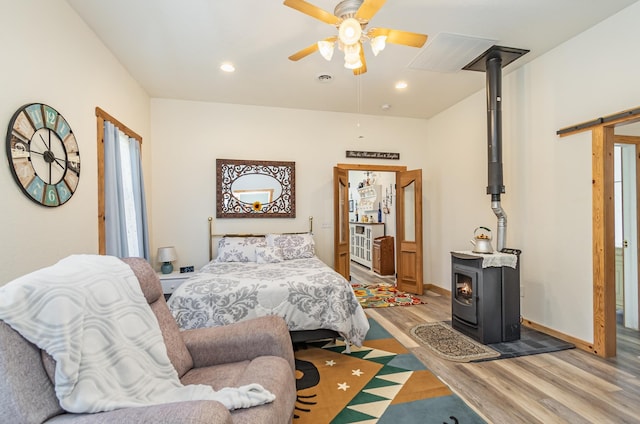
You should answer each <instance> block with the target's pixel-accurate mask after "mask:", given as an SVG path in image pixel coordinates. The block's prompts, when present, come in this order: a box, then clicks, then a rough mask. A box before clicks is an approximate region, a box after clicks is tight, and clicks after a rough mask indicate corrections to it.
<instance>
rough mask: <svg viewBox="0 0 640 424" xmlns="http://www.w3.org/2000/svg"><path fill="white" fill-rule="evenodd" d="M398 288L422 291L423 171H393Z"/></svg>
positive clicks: (419, 292) (418, 292)
mask: <svg viewBox="0 0 640 424" xmlns="http://www.w3.org/2000/svg"><path fill="white" fill-rule="evenodd" d="M396 212H397V215H396V222H397V229H396V238H397V240H396V251H397V264H396V267H397V281H396V285H397V287H398V290H402V291H406V292H410V293H416V294H420V295H421V294H422V293H423V282H422V170H421V169H416V170H413V171H404V172H398V173H396Z"/></svg>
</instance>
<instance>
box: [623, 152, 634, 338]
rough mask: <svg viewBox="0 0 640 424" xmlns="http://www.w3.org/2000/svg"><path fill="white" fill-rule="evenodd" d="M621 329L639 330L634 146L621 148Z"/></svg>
mask: <svg viewBox="0 0 640 424" xmlns="http://www.w3.org/2000/svg"><path fill="white" fill-rule="evenodd" d="M620 147H621V158H620V159H621V172H622V232H623V239H624V243H623V247H624V249H623V258H624V259H623V260H624V265H623V266H624V326H625V327H627V328H632V329H634V330H638V214H637V204H638V196H637V184H636V146H635V145H634V144H621V145H620Z"/></svg>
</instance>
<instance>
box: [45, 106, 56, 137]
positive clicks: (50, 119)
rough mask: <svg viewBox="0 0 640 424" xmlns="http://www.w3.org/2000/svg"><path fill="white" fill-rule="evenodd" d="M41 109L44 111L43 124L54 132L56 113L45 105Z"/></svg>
mask: <svg viewBox="0 0 640 424" xmlns="http://www.w3.org/2000/svg"><path fill="white" fill-rule="evenodd" d="M42 109H43V110H44V124H45V125H46V126H47V128H50V129H52V130H54V131H55V129H56V122H58V112H56V110H55V109H54V108H52V107H49V106H47V105H42Z"/></svg>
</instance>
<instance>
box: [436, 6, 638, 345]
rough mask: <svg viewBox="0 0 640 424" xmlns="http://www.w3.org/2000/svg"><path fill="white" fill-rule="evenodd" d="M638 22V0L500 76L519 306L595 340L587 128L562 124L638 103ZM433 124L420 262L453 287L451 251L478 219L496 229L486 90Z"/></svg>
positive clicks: (464, 242) (525, 312)
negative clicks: (563, 132)
mask: <svg viewBox="0 0 640 424" xmlns="http://www.w3.org/2000/svg"><path fill="white" fill-rule="evenodd" d="M637 22H640V3H636V4H634V5H632V6H631V7H629V8H627V9H626V10H624V11H622V12H621V13H619V14H618V15H615V16H613V17H611V18H610V19H608V20H606V21H604V22H602V23H601V24H599V25H597V26H595V27H593V28H591V29H590V30H588V31H586V32H585V33H583V34H581V35H579V36H577V37H575V38H574V39H572V40H570V41H568V42H567V43H565V44H563V45H561V46H559V47H557V48H556V49H555V50H553V51H551V52H550V53H548V54H546V55H544V56H542V57H541V58H538V59H537V60H535V61H533V62H532V63H530V64H528V65H526V66H524V67H522V68H521V69H519V70H517V71H514V72H512V73H508V71H509V69H508V68H507V69H506V70H505V72H504V76H503V90H502V98H503V106H502V108H503V124H504V126H503V139H504V151H503V160H504V165H505V176H504V182H505V185H506V194H505V195H504V196H503V197H502V201H503V202H502V203H503V207H504V208H505V210H506V212H507V215H508V231H507V242H506V245H507V246H508V247H516V248H520V249H522V252H523V253H522V257H521V264H522V268H521V280H522V281H521V283H522V285H523V286H524V297H523V298H522V315H523V316H525V317H526V318H528V319H530V320H532V321H535V322H537V323H540V324H543V325H545V326H548V327H550V328H553V329H556V330H558V331H561V332H563V333H566V334H569V335H572V336H574V337H578V338H580V339H582V340H585V341H593V313H592V308H593V296H592V294H593V287H592V284H593V281H592V247H591V246H592V245H591V232H592V228H591V226H592V222H591V207H592V204H591V133H590V132H586V133H581V134H578V135H574V136H571V137H566V138H560V137H558V136H557V135H556V131H557V130H558V129H560V128H563V127H567V126H570V125H572V124H576V123H580V122H584V121H588V120H591V119H594V118H597V117H600V116H605V115H609V114H612V113H615V112H620V111H622V110H625V109H631V108H636V107H638V106H640V84H638V69H640V55H638V54H637V53H636V51H637V47H636V46H635V44H636V43H635V40H637V39H638V38H639V37H640V27H639V26H638V25H637ZM512 47H523V48H526V47H527V46H512ZM463 122H464V125H461V123H463ZM428 126H429V129H428V134H427V139H428V140H429V141H430V143H429V144H428V145H429V154H428V155H427V157H428V164H427V165H425V167H426V168H429V169H431V170H432V173H431V174H432V175H433V176H434V177H433V179H432V180H431V181H429V182H428V183H427V184H426V185H425V192H426V193H427V197H430V199H429V201H428V203H429V205H430V211H431V216H430V218H429V225H430V228H429V229H427V230H426V232H427V235H426V240H428V243H429V249H430V250H431V252H428V256H429V258H430V260H432V261H433V262H432V263H431V264H429V265H428V266H427V267H426V268H425V269H426V270H427V273H428V277H427V278H428V279H430V280H431V281H432V282H434V283H435V284H444V286H445V287H447V288H448V286H449V278H450V258H449V254H448V251H449V250H454V249H463V248H465V249H467V248H469V244H468V241H467V240H468V239H469V237H470V235H471V233H472V231H473V229H474V228H475V227H476V226H478V225H488V226H489V227H490V228H492V230H494V232H495V230H496V218H495V216H493V213H492V212H491V209H490V197H489V196H488V195H486V194H485V193H486V191H485V189H486V185H487V177H486V172H487V171H486V136H485V134H486V100H485V93H484V90H483V91H482V92H480V93H477V94H476V95H474V96H471V97H469V98H467V99H465V100H464V101H462V102H460V103H459V104H457V105H456V106H454V107H452V108H451V109H449V110H447V111H445V112H443V113H441V114H440V115H439V116H437V117H435V118H433V119H431V120H430V121H429V125H428ZM434 140H439V141H440V142H438V143H436V142H434ZM461 152H464V153H461Z"/></svg>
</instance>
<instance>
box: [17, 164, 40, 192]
mask: <svg viewBox="0 0 640 424" xmlns="http://www.w3.org/2000/svg"><path fill="white" fill-rule="evenodd" d="M13 169H14V170H15V173H16V176H17V177H18V180H20V184H22V187H27V186H28V185H29V183H30V182H31V180H33V177H35V175H36V171H35V170H34V169H33V166H31V162H29V159H27V158H23V159H14V160H13Z"/></svg>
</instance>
